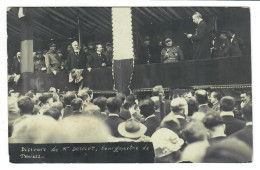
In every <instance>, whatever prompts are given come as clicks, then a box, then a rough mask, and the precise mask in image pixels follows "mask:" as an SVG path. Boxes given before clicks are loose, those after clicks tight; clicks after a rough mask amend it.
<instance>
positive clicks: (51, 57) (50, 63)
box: [45, 42, 61, 76]
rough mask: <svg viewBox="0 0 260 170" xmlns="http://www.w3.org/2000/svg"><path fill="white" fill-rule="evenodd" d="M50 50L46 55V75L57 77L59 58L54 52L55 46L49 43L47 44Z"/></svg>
mask: <svg viewBox="0 0 260 170" xmlns="http://www.w3.org/2000/svg"><path fill="white" fill-rule="evenodd" d="M49 48H50V50H49V51H48V52H47V53H46V58H45V64H46V67H47V73H49V74H51V73H52V74H53V75H55V76H56V75H57V73H58V72H59V71H60V67H61V58H60V57H59V56H58V54H57V52H56V44H55V43H54V42H51V43H50V44H49Z"/></svg>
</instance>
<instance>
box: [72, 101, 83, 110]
mask: <svg viewBox="0 0 260 170" xmlns="http://www.w3.org/2000/svg"><path fill="white" fill-rule="evenodd" d="M82 104H83V101H82V99H81V98H76V99H73V100H72V101H71V107H72V110H73V111H81V110H82Z"/></svg>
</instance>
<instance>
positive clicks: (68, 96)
mask: <svg viewBox="0 0 260 170" xmlns="http://www.w3.org/2000/svg"><path fill="white" fill-rule="evenodd" d="M75 98H76V94H75V93H74V92H72V91H68V92H67V93H66V94H65V95H64V98H63V100H64V103H65V105H70V104H71V101H72V100H73V99H75Z"/></svg>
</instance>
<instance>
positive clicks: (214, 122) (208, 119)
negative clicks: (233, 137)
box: [202, 114, 226, 133]
mask: <svg viewBox="0 0 260 170" xmlns="http://www.w3.org/2000/svg"><path fill="white" fill-rule="evenodd" d="M202 122H203V124H204V126H205V127H206V128H208V129H209V130H210V131H213V132H215V131H219V130H221V132H222V133H224V132H225V129H226V125H225V123H224V120H223V118H222V117H221V116H217V115H214V114H207V115H205V117H204V118H203V120H202Z"/></svg>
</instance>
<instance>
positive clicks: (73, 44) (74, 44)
mask: <svg viewBox="0 0 260 170" xmlns="http://www.w3.org/2000/svg"><path fill="white" fill-rule="evenodd" d="M71 46H72V48H73V50H74V51H77V50H79V43H78V41H73V42H72V43H71Z"/></svg>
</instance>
